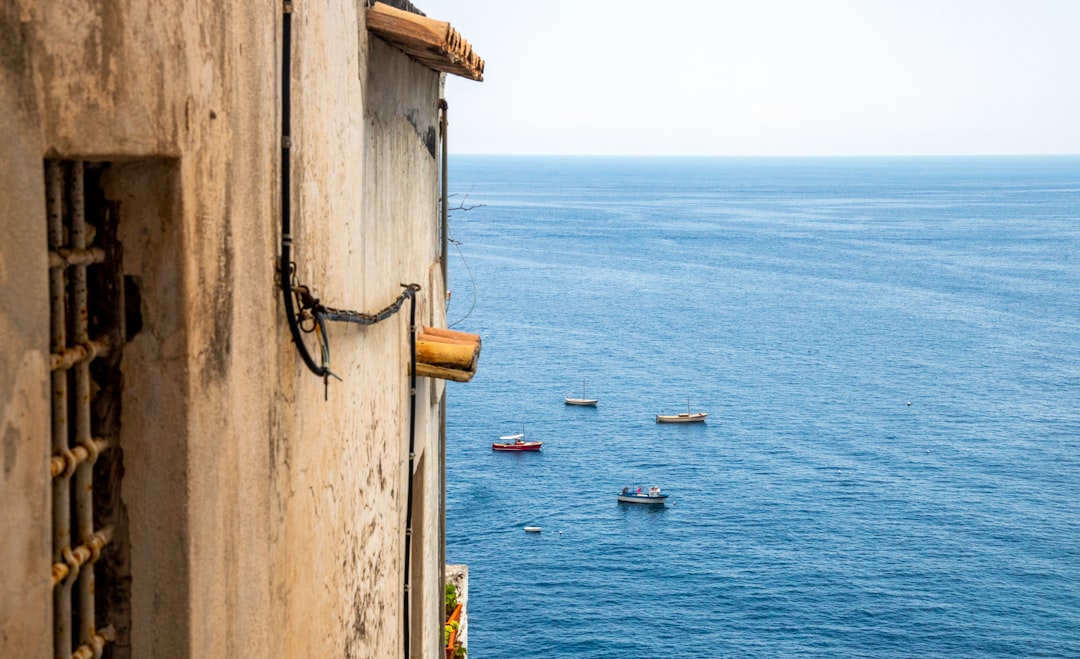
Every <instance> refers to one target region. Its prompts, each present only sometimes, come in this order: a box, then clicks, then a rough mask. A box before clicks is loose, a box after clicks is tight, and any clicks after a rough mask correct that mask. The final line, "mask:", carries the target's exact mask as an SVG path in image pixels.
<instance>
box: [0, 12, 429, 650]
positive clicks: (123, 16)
mask: <svg viewBox="0 0 1080 659" xmlns="http://www.w3.org/2000/svg"><path fill="white" fill-rule="evenodd" d="M293 7H294V11H293V14H292V32H293V34H292V42H293V50H292V60H291V61H292V77H291V80H292V85H293V90H292V140H291V146H292V148H291V175H292V185H291V192H292V200H293V203H292V224H293V240H294V245H293V259H294V261H295V262H296V276H297V278H298V280H299V281H301V282H302V283H303V284H305V285H307V286H310V287H311V289H312V290H313V292H314V293H315V294H316V295H317V296H319V297H320V299H321V300H322V301H323V302H324V303H325V304H326V305H328V306H333V307H338V308H347V309H354V310H359V311H363V312H372V311H376V310H378V309H380V308H382V307H384V306H386V305H387V304H389V303H390V302H393V301H394V300H395V299H396V298H397V297H398V296H399V295H400V294H401V292H402V288H401V284H407V283H416V284H419V285H420V287H421V289H420V291H419V292H418V293H417V294H416V298H415V302H416V322H417V324H418V325H429V326H435V327H442V326H444V325H445V318H444V300H445V282H444V281H443V280H442V274H441V269H440V266H439V259H440V225H439V213H438V202H439V195H440V190H439V162H440V158H439V153H438V151H439V141H438V137H439V112H440V111H439V104H438V102H439V97H440V90H441V84H442V79H441V74H439V73H437V72H435V71H432V70H431V69H428V68H426V67H424V66H422V65H420V64H418V63H417V62H415V61H414V60H412V59H410V58H409V57H407V56H406V55H404V54H403V53H401V52H400V51H398V50H396V49H394V48H392V47H390V46H388V45H387V44H386V43H384V42H382V41H380V40H379V39H377V38H375V37H373V36H370V35H369V34H368V32H367V30H366V29H365V19H364V12H365V2H364V1H363V0H351V1H350V0H327V1H324V2H306V1H304V0H300V1H298V2H295V3H294V5H293ZM282 23H283V16H282V6H281V4H280V3H275V2H269V3H266V2H263V3H249V2H226V3H207V2H198V1H195V0H178V1H176V2H165V3H162V2H156V1H154V0H118V1H116V2H93V1H89V0H62V1H58V2H39V1H36V0H0V142H2V143H3V144H4V157H3V158H0V214H2V221H0V345H2V346H3V348H2V349H0V506H2V509H0V519H2V520H3V523H2V527H3V529H2V535H0V569H2V573H3V579H2V580H0V647H2V651H0V655H3V656H11V657H15V656H19V657H48V656H52V653H53V650H52V643H53V641H52V639H53V631H52V627H53V594H52V593H53V585H52V583H51V581H50V566H51V565H52V563H53V560H52V553H53V550H52V540H51V537H52V536H51V534H52V531H51V530H50V523H51V522H50V519H51V516H52V504H51V503H50V501H51V494H50V488H51V485H50V482H51V477H50V473H49V466H48V465H49V458H50V456H51V455H52V451H51V448H50V395H51V394H50V375H49V373H50V366H49V364H50V362H49V353H50V342H49V332H50V329H49V327H50V306H49V254H48V241H47V237H46V233H47V226H46V214H47V211H46V196H45V164H44V163H45V161H46V160H47V159H61V160H81V161H87V162H90V163H107V165H105V166H103V169H102V173H101V177H100V187H101V189H102V191H103V193H104V196H105V198H106V199H107V200H109V202H110V203H115V204H118V206H117V207H118V208H119V220H118V222H117V231H118V236H117V237H118V239H119V242H120V243H121V244H122V247H123V274H124V276H125V278H126V281H127V282H128V285H129V286H130V287H131V290H130V291H129V295H128V298H127V303H128V304H129V305H130V304H131V302H132V299H133V297H134V299H136V300H137V309H135V310H134V311H129V315H130V318H129V320H128V322H127V329H128V332H129V333H131V332H132V330H133V329H135V330H136V331H135V332H134V333H133V334H132V335H131V336H130V338H129V340H128V341H127V343H126V344H125V345H124V346H123V352H122V360H121V362H120V371H121V373H122V378H123V386H122V393H121V398H120V400H121V405H122V408H121V412H120V426H119V439H118V448H114V449H113V451H116V452H117V453H118V454H119V455H121V456H122V465H123V475H122V479H121V480H120V488H119V497H120V500H119V504H118V505H119V506H120V507H121V508H122V509H123V515H122V517H123V523H122V524H120V525H118V526H117V531H116V537H115V538H114V539H113V541H112V542H111V543H110V545H109V546H107V548H106V549H105V550H103V555H104V553H107V552H110V551H111V552H116V551H121V552H124V554H125V556H124V561H122V562H124V563H126V565H127V568H126V569H128V570H129V574H128V577H129V580H128V581H127V582H126V588H127V592H126V594H122V597H120V599H121V600H123V601H121V602H120V603H118V604H117V605H116V608H117V612H116V615H117V616H119V619H121V621H122V622H121V625H120V629H119V636H120V642H119V643H112V644H110V646H109V649H108V650H107V652H112V653H115V654H114V656H132V657H246V656H274V657H379V658H382V657H395V656H402V652H403V644H404V634H405V632H404V629H403V626H404V616H403V609H404V587H403V582H404V576H405V575H404V569H405V568H404V564H405V556H404V547H405V528H406V526H407V524H406V501H407V495H408V489H409V482H410V479H409V478H408V465H409V462H410V461H409V432H410V427H414V428H415V449H414V453H415V456H414V460H413V464H414V477H413V479H412V483H413V485H412V492H413V496H414V503H413V505H414V514H413V521H414V524H413V527H414V528H413V535H412V540H411V544H412V550H413V551H412V556H411V560H412V563H413V565H412V575H413V579H414V581H415V583H414V584H413V586H412V589H411V598H412V602H411V604H410V610H411V613H410V617H411V626H412V630H413V631H412V634H411V642H410V645H411V650H412V652H411V653H412V655H413V656H423V657H435V656H438V655H440V654H441V652H442V651H441V648H440V641H441V637H442V624H441V623H442V621H441V609H442V593H441V587H442V586H441V580H442V570H443V567H442V564H441V558H442V551H441V542H442V529H441V524H442V517H441V512H440V510H441V509H440V503H441V497H442V483H441V480H440V478H441V477H440V474H441V464H440V461H441V457H440V456H441V446H440V441H441V440H440V433H439V428H440V402H441V400H442V397H443V395H444V392H445V388H444V386H443V382H442V381H439V380H428V379H426V378H420V379H419V381H418V386H417V388H416V391H415V419H414V421H415V425H411V424H410V420H411V410H412V409H413V407H414V404H413V401H412V399H411V397H410V378H409V359H410V336H411V334H410V332H411V328H410V324H409V318H410V304H409V302H406V303H405V304H404V306H403V307H402V309H401V310H400V311H399V312H398V313H397V314H396V315H393V316H391V317H390V318H388V319H386V320H384V321H382V322H380V323H378V324H375V325H371V326H359V325H352V324H343V323H331V324H330V325H329V326H328V337H329V344H330V347H331V359H332V362H331V367H332V370H333V372H334V373H335V374H336V375H338V376H340V377H341V381H340V382H339V381H336V380H333V379H331V380H330V384H329V390H328V395H327V393H326V390H324V382H323V380H322V379H320V378H318V377H315V376H314V375H312V374H311V373H310V372H309V371H308V370H307V369H306V368H305V367H304V365H303V364H302V362H301V360H300V358H299V357H298V355H297V351H296V349H295V347H294V346H293V344H292V341H291V338H290V332H289V327H288V325H287V323H286V319H285V313H284V311H283V305H282V295H281V292H280V289H279V288H278V283H277V282H278V274H279V273H278V261H277V259H278V254H279V241H280V237H281V236H280V217H281V212H282V208H281V202H280V199H281V196H280V183H281V158H280V153H281V139H280V136H281V124H280V122H281V98H280V96H281V81H280V74H281V71H282V61H281V60H282V57H281V44H282ZM134 293H137V295H134ZM136 318H137V320H138V322H137V323H135V322H134V321H135V319H136ZM133 325H137V327H134V328H133ZM307 337H308V345H309V346H310V348H311V350H312V351H313V352H314V353H315V354H316V355H318V352H319V351H318V346H319V344H318V342H317V338H316V335H314V334H313V335H307ZM99 587H100V586H99ZM125 609H126V611H125Z"/></svg>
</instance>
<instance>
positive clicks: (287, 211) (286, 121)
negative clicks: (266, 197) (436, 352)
mask: <svg viewBox="0 0 1080 659" xmlns="http://www.w3.org/2000/svg"><path fill="white" fill-rule="evenodd" d="M292 12H293V3H292V1H291V0H284V2H283V3H282V26H281V260H280V262H279V266H278V267H279V270H278V276H279V278H280V283H281V294H282V301H283V303H284V306H285V317H286V318H287V319H288V322H289V333H290V335H291V336H292V340H293V343H294V344H295V345H296V349H297V351H298V352H299V353H300V358H301V359H302V360H303V362H304V365H305V366H307V368H308V370H309V371H311V372H312V373H314V374H315V375H317V376H319V377H321V378H322V379H323V385H324V386H325V387H326V390H327V393H326V395H327V396H329V382H330V378H331V377H333V378H336V379H338V380H340V379H341V378H340V377H338V376H337V375H336V374H335V373H334V372H333V371H331V370H330V337H329V334H328V333H327V331H326V323H327V321H333V322H343V323H353V324H358V325H374V324H375V323H378V322H380V321H382V320H385V319H387V318H389V317H390V316H393V315H394V314H395V313H397V312H398V310H399V309H401V306H402V305H403V304H404V302H405V300H406V299H414V298H415V296H416V292H417V291H419V290H420V285H419V284H402V286H403V287H404V289H405V290H404V291H403V292H402V293H401V295H399V296H398V298H397V300H395V301H394V302H393V303H391V304H389V305H387V306H386V307H384V308H383V309H382V310H381V311H379V312H377V313H374V314H368V313H363V312H360V311H352V310H348V309H335V308H332V307H327V306H325V305H323V304H322V303H321V302H320V301H319V299H318V298H317V297H315V296H314V295H312V293H311V289H310V288H309V287H307V286H304V285H302V284H300V283H299V281H298V280H297V276H296V271H297V268H296V263H295V262H294V261H293V260H292V244H293V239H292V190H291V188H292V179H291V170H290V149H291V147H292V135H291V130H292ZM304 334H315V336H316V340H317V341H318V343H319V352H320V362H321V363H316V361H315V357H314V356H313V355H312V354H311V351H310V350H309V349H308V346H307V344H306V343H305V341H304Z"/></svg>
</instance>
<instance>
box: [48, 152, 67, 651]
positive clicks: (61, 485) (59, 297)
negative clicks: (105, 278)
mask: <svg viewBox="0 0 1080 659" xmlns="http://www.w3.org/2000/svg"><path fill="white" fill-rule="evenodd" d="M45 204H46V211H47V215H48V235H49V249H50V250H52V251H57V250H59V249H61V248H62V247H64V167H63V166H62V165H61V164H60V162H58V161H55V160H50V161H48V162H47V163H46V166H45ZM65 278H66V271H65V270H63V269H50V270H49V306H50V319H51V320H50V332H49V349H50V351H51V352H52V353H53V354H58V353H59V354H63V353H64V352H65V351H66V350H67V309H66V306H67V305H66V299H65V298H66V288H67V287H66V282H65ZM67 385H68V374H67V371H66V370H57V369H53V371H52V451H53V454H54V455H62V456H64V457H65V459H66V458H67V456H68V455H69V454H70V453H71V450H70V448H69V447H68V418H67V415H68V386H67ZM70 475H71V474H70V472H69V473H68V474H67V475H66V476H65V477H63V478H56V479H53V484H52V495H53V496H52V518H53V519H52V528H53V538H52V545H53V546H52V558H53V565H54V570H53V576H54V578H55V576H56V570H55V565H56V564H58V563H62V562H63V560H64V553H65V550H66V549H67V548H68V547H69V546H70V545H71V512H70V510H71V499H70V496H71V480H70ZM70 654H71V584H70V582H68V581H64V582H63V587H61V588H58V589H54V591H53V656H54V657H56V658H57V659H59V658H60V657H64V658H65V659H66V657H67V656H69V655H70Z"/></svg>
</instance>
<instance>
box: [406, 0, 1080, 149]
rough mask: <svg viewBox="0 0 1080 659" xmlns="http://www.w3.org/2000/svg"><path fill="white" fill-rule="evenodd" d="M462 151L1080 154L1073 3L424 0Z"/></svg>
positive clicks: (1079, 13) (1078, 8)
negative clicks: (457, 40)
mask: <svg viewBox="0 0 1080 659" xmlns="http://www.w3.org/2000/svg"><path fill="white" fill-rule="evenodd" d="M414 2H415V4H416V5H417V6H418V7H420V9H421V10H422V11H424V12H425V13H426V14H427V15H428V16H430V17H432V18H435V19H438V20H445V21H449V22H450V24H451V25H452V26H453V27H454V28H455V29H457V31H458V32H460V33H461V35H462V36H463V37H465V39H466V40H468V41H469V43H470V44H472V46H473V49H474V50H475V51H476V52H477V53H478V54H479V55H480V56H481V57H482V58H484V60H485V62H486V67H485V71H484V82H479V83H478V82H473V81H469V80H465V79H462V78H457V77H455V76H448V82H447V94H446V98H447V101H448V103H449V104H450V114H449V117H450V150H451V152H452V153H509V154H596V155H607V154H611V155H624V154H640V155H668V154H670V155H916V154H957V155H959V154H1032V153H1038V154H1051V153H1071V154H1080V0H801V1H800V0H712V1H710V0H681V1H678V2H664V1H662V0H653V1H649V2H646V1H645V0H611V1H608V2H600V1H596V0H592V1H589V0H582V1H580V2H569V1H567V0H562V1H553V0H414Z"/></svg>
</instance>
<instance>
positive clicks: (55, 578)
mask: <svg viewBox="0 0 1080 659" xmlns="http://www.w3.org/2000/svg"><path fill="white" fill-rule="evenodd" d="M112 539H113V527H112V526H105V527H103V528H101V529H99V530H98V531H97V532H95V533H92V534H91V535H90V537H89V538H87V540H86V542H84V543H83V544H81V545H79V546H78V547H74V548H72V547H64V548H63V550H61V559H60V560H59V561H56V562H54V563H53V565H52V584H53V588H55V587H56V586H57V585H60V584H62V583H64V580H65V579H67V578H68V575H73V578H78V577H79V575H80V574H81V573H82V572H83V570H82V567H83V566H84V565H86V564H87V563H88V562H89V563H93V562H95V561H96V560H97V559H98V556H99V555H100V554H101V550H102V548H104V547H105V545H107V544H109V543H110V542H112ZM90 571H91V572H92V571H93V569H92V566H91V570H90ZM68 585H69V586H70V580H69V581H68ZM69 592H70V590H69ZM68 647H69V648H70V645H69V646H68ZM69 651H70V650H69ZM57 654H61V652H60V651H59V650H57Z"/></svg>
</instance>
